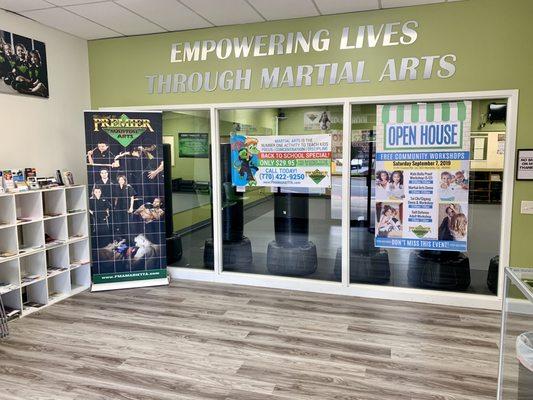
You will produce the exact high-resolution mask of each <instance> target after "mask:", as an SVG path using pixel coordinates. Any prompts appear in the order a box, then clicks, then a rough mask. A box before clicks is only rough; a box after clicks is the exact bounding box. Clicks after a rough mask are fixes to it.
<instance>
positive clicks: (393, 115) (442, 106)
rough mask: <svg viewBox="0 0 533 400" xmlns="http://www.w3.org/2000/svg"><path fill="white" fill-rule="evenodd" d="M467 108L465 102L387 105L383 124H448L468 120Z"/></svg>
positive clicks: (383, 114)
mask: <svg viewBox="0 0 533 400" xmlns="http://www.w3.org/2000/svg"><path fill="white" fill-rule="evenodd" d="M466 115H467V106H466V104H465V102H464V101H460V102H453V103H425V104H397V105H396V104H386V105H384V106H383V109H382V114H381V121H382V123H383V124H401V123H416V122H422V123H423V122H446V121H461V122H464V121H465V120H466Z"/></svg>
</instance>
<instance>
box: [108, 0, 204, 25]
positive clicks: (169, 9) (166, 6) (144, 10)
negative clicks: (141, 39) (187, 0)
mask: <svg viewBox="0 0 533 400" xmlns="http://www.w3.org/2000/svg"><path fill="white" fill-rule="evenodd" d="M116 2H117V3H118V4H120V5H121V6H123V7H126V8H127V9H129V10H131V11H134V12H135V13H137V14H139V15H142V16H143V17H145V18H147V19H149V20H150V21H152V22H155V23H156V24H158V25H160V26H162V27H163V28H165V29H167V30H169V31H182V30H186V29H195V28H205V27H208V26H212V24H210V23H209V22H207V21H206V20H205V19H203V18H202V17H200V16H199V15H198V14H195V13H194V12H193V11H191V10H190V9H188V8H187V7H185V6H184V5H183V4H181V3H179V2H178V1H177V0H151V1H149V2H148V1H146V0H117V1H116Z"/></svg>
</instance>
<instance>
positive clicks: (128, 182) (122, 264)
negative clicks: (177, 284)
mask: <svg viewBox="0 0 533 400" xmlns="http://www.w3.org/2000/svg"><path fill="white" fill-rule="evenodd" d="M161 126H162V116H161V113H135V112H131V113H130V112H128V113H127V114H124V113H118V114H110V113H95V112H86V113H85V127H86V146H87V153H86V162H87V177H88V185H89V192H90V193H89V196H90V198H89V213H90V217H91V244H92V260H93V263H92V274H93V276H98V275H103V274H122V273H124V274H127V275H128V276H131V277H133V276H134V275H135V274H133V275H132V273H133V272H136V271H146V270H163V269H165V268H166V252H165V226H164V215H165V211H164V204H163V200H164V183H163V182H164V177H163V147H162V131H161Z"/></svg>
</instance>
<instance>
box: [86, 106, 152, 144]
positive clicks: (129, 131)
mask: <svg viewBox="0 0 533 400" xmlns="http://www.w3.org/2000/svg"><path fill="white" fill-rule="evenodd" d="M93 122H94V129H93V131H94V132H99V131H100V129H102V130H103V131H104V132H106V133H107V134H108V135H109V136H111V137H112V138H113V139H115V140H116V141H117V142H119V143H120V144H121V145H122V146H124V147H126V146H129V145H130V144H131V142H133V141H134V140H135V139H137V138H138V137H139V136H141V135H142V134H143V133H144V132H146V131H149V132H154V130H153V129H152V126H151V124H150V120H149V119H131V118H129V117H128V116H127V115H126V114H122V115H121V116H120V117H119V118H114V117H101V116H94V117H93Z"/></svg>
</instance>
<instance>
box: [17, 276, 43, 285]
mask: <svg viewBox="0 0 533 400" xmlns="http://www.w3.org/2000/svg"><path fill="white" fill-rule="evenodd" d="M40 278H42V276H41V275H38V274H34V275H26V276H23V277H22V279H21V280H20V283H22V284H24V283H30V282H33V281H36V280H37V279H40Z"/></svg>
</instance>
